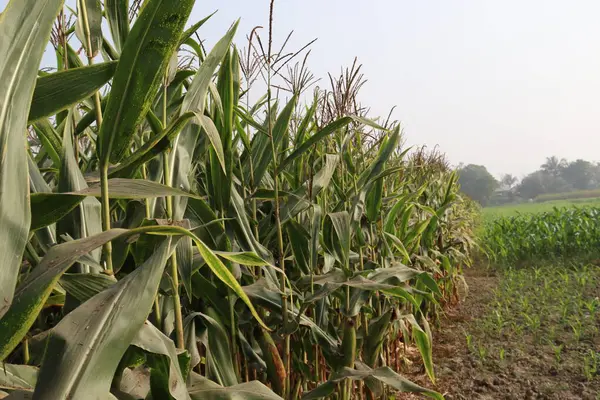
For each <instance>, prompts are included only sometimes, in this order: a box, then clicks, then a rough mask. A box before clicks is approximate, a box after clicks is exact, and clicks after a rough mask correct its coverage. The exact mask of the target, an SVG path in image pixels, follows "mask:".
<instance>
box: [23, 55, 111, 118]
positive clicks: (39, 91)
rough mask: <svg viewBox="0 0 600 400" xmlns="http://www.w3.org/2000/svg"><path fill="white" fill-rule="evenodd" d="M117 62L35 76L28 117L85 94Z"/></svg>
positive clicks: (53, 111)
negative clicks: (35, 80)
mask: <svg viewBox="0 0 600 400" xmlns="http://www.w3.org/2000/svg"><path fill="white" fill-rule="evenodd" d="M116 68H117V62H116V61H111V62H107V63H102V64H95V65H90V66H87V67H81V68H73V69H67V70H64V71H60V72H56V73H54V74H48V75H46V76H42V77H40V78H38V79H37V83H36V85H35V91H34V92H33V101H32V103H31V108H30V110H29V117H28V120H29V121H30V122H31V121H37V120H39V119H41V118H44V117H49V116H51V115H54V114H56V113H57V112H59V111H62V110H65V109H67V108H69V107H70V106H72V105H74V104H76V103H77V102H79V101H81V100H83V99H86V98H88V97H89V96H91V95H92V94H94V93H95V92H96V91H98V89H100V88H101V87H102V86H104V85H105V84H106V83H107V82H108V81H109V80H110V79H111V78H112V77H113V75H114V73H115V70H116Z"/></svg>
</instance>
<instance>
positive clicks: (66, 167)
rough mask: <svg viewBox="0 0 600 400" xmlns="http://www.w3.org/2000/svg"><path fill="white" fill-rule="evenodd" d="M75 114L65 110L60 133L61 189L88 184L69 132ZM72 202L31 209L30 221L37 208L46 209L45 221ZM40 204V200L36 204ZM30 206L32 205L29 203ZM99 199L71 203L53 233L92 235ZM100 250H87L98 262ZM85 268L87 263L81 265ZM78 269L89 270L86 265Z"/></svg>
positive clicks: (96, 224)
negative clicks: (69, 208)
mask: <svg viewBox="0 0 600 400" xmlns="http://www.w3.org/2000/svg"><path fill="white" fill-rule="evenodd" d="M77 115H78V111H77V110H75V109H71V110H69V113H68V114H67V119H66V123H65V128H64V135H63V146H62V149H63V153H62V157H61V158H62V164H61V166H60V175H59V180H58V190H59V191H61V192H71V191H79V190H84V189H87V188H88V185H87V183H86V181H85V178H84V177H83V174H82V173H81V170H80V169H79V165H78V163H77V160H76V159H75V154H74V151H73V142H72V132H73V128H74V126H73V125H74V123H73V122H74V119H75V118H76V116H77ZM38 196H40V197H44V198H48V196H50V194H49V193H44V194H40V195H38ZM70 204H72V202H71V201H66V202H65V205H66V206H67V207H65V205H62V204H60V205H56V209H54V210H53V209H51V208H50V209H49V208H48V207H47V206H46V205H42V207H41V210H35V211H32V219H31V220H32V224H34V223H36V224H38V223H37V221H35V220H34V219H33V214H34V213H35V214H36V215H39V213H40V212H43V210H46V211H47V212H48V214H47V215H44V218H46V222H47V221H48V219H47V218H48V216H52V217H53V218H55V217H57V216H59V215H60V214H58V215H57V214H56V212H57V211H61V212H62V211H64V210H65V209H66V208H68V206H70ZM38 205H40V204H38ZM32 207H33V205H32ZM100 208H101V207H100V202H99V201H98V200H97V199H95V198H93V197H86V198H83V199H82V201H81V203H80V204H79V206H78V207H75V208H74V209H73V211H71V212H69V213H68V214H67V215H66V216H65V217H62V218H60V219H58V220H56V222H58V223H57V225H56V231H57V235H58V236H61V235H63V234H68V235H69V236H70V237H72V238H74V239H79V238H82V237H87V236H92V235H95V234H97V233H100V232H102V219H101V216H100V213H101V211H100ZM100 255H101V254H100V250H94V251H93V252H92V254H91V257H92V259H94V260H95V261H96V262H100ZM85 268H87V267H85ZM81 272H89V271H87V269H86V270H85V271H81Z"/></svg>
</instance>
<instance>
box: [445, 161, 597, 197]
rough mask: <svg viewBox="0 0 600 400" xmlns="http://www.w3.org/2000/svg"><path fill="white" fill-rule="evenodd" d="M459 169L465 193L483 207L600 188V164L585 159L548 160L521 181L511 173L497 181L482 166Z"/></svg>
mask: <svg viewBox="0 0 600 400" xmlns="http://www.w3.org/2000/svg"><path fill="white" fill-rule="evenodd" d="M457 170H458V173H459V183H460V185H461V189H462V191H463V193H465V194H466V195H468V196H469V197H471V198H472V199H473V200H475V201H477V202H478V203H480V204H481V205H483V206H486V205H497V204H504V203H511V202H521V201H531V200H535V199H536V198H538V197H539V196H542V195H548V194H554V193H568V192H575V191H582V190H592V189H598V188H600V163H598V162H591V161H587V160H582V159H577V160H575V161H567V160H566V159H564V158H558V157H556V156H551V157H547V158H546V160H545V162H544V163H543V164H542V165H540V168H539V169H538V170H536V171H534V172H531V173H530V174H528V175H525V176H524V177H522V178H521V179H519V178H517V177H516V176H514V175H512V174H504V175H502V176H501V177H500V179H496V178H495V177H494V176H493V175H492V174H491V173H489V171H488V170H487V168H486V167H485V166H483V165H475V164H467V165H464V164H460V165H459V166H458V167H457Z"/></svg>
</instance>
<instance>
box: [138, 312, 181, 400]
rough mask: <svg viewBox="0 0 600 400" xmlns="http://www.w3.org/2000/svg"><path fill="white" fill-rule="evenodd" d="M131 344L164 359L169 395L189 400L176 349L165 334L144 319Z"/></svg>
mask: <svg viewBox="0 0 600 400" xmlns="http://www.w3.org/2000/svg"><path fill="white" fill-rule="evenodd" d="M131 344H132V345H134V346H136V347H139V348H140V349H142V350H144V351H146V352H148V353H153V354H156V355H158V356H161V357H163V358H164V359H166V363H167V365H168V371H169V372H168V377H167V379H168V383H169V385H168V388H167V390H168V391H169V393H170V395H171V396H173V397H174V398H175V399H176V400H189V399H190V396H189V395H188V392H187V390H186V389H185V379H184V378H183V373H182V371H181V368H180V366H179V363H178V361H177V350H176V349H175V344H174V343H173V341H172V340H171V339H169V338H168V337H167V336H165V335H164V334H163V333H162V332H161V331H160V330H159V329H157V328H156V327H155V326H154V325H152V324H151V323H150V322H148V321H146V322H145V323H144V324H143V325H142V327H141V329H139V331H138V332H137V334H136V335H135V337H134V338H133V340H132V343H131Z"/></svg>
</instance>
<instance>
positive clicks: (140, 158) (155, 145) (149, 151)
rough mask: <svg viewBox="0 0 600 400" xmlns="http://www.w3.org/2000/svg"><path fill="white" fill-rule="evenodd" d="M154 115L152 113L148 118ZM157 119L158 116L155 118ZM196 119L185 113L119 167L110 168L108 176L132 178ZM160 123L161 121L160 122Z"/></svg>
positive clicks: (192, 114) (193, 115)
mask: <svg viewBox="0 0 600 400" xmlns="http://www.w3.org/2000/svg"><path fill="white" fill-rule="evenodd" d="M150 115H154V114H153V113H152V112H151V111H150V112H148V116H150ZM154 118H156V116H154ZM193 118H195V114H194V113H185V114H182V115H181V116H179V117H178V118H176V119H175V120H173V121H172V122H171V123H170V124H169V126H167V128H166V129H163V130H159V133H158V134H156V135H154V136H152V137H151V138H150V139H149V140H148V141H147V142H146V143H144V144H143V145H142V146H141V147H140V148H139V149H137V150H136V151H135V152H134V153H133V154H131V155H130V156H129V157H127V158H126V159H125V160H124V161H123V162H122V163H120V164H119V165H117V166H115V167H113V168H110V169H109V171H108V176H109V177H111V178H113V177H131V175H133V172H134V171H135V170H136V169H137V168H138V167H139V166H141V165H142V164H144V163H146V162H148V161H150V160H151V159H152V158H154V157H156V156H157V155H159V154H160V153H162V152H163V151H164V150H165V149H166V148H167V147H168V146H169V144H170V143H171V141H172V140H173V139H174V138H175V137H176V136H177V135H178V134H179V132H181V130H182V129H183V128H184V127H185V126H186V125H187V123H188V122H189V121H190V120H192V119H193ZM159 122H160V121H159Z"/></svg>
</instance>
